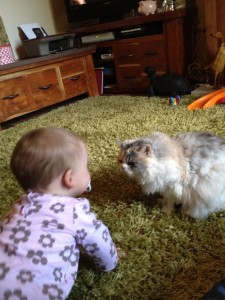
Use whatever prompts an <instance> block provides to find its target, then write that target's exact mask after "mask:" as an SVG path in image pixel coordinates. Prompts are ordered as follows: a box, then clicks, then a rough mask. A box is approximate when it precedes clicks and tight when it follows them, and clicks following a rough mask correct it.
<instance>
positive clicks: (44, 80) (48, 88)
mask: <svg viewBox="0 0 225 300" xmlns="http://www.w3.org/2000/svg"><path fill="white" fill-rule="evenodd" d="M27 78H28V82H29V87H30V90H31V93H32V96H33V102H34V104H35V107H44V106H46V105H48V104H49V103H55V102H58V101H61V100H62V99H63V96H62V93H61V90H60V87H59V83H58V79H57V75H56V71H55V69H53V68H52V69H48V70H43V71H39V72H35V73H31V74H28V75H27Z"/></svg>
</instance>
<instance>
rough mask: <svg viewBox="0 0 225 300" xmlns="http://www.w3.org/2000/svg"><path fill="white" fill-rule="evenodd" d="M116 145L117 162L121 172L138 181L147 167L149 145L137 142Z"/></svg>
mask: <svg viewBox="0 0 225 300" xmlns="http://www.w3.org/2000/svg"><path fill="white" fill-rule="evenodd" d="M118 145H119V147H120V150H119V154H118V159H117V161H118V164H119V165H120V168H121V170H122V171H123V172H124V173H125V174H126V175H128V176H129V177H133V178H135V179H138V177H139V176H140V175H141V174H144V173H145V170H146V169H147V167H148V165H149V158H150V156H151V146H150V144H148V143H146V142H144V141H140V140H139V141H124V142H118Z"/></svg>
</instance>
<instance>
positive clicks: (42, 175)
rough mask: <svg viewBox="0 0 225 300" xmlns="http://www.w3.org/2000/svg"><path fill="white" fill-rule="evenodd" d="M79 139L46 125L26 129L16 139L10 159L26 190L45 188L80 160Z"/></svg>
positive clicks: (81, 149) (74, 135)
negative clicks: (24, 132) (23, 133)
mask: <svg viewBox="0 0 225 300" xmlns="http://www.w3.org/2000/svg"><path fill="white" fill-rule="evenodd" d="M83 149H84V143H83V141H82V139H81V138H80V137H79V136H78V135H77V134H75V133H73V132H70V131H68V130H66V129H63V128H54V127H45V128H39V129H35V130H32V131H29V132H27V133H26V134H25V135H23V136H22V137H21V138H20V140H19V141H18V142H17V144H16V146H15V148H14V150H13V153H12V157H11V161H10V166H11V169H12V171H13V173H14V175H15V177H16V179H17V180H18V183H19V184H20V185H21V187H22V188H23V189H24V190H25V191H28V190H32V189H37V188H46V187H47V186H48V185H49V184H50V183H51V182H52V181H53V180H54V179H55V178H57V177H58V176H59V175H60V174H63V173H64V172H66V171H67V170H68V169H70V168H71V165H73V166H74V165H75V166H76V163H77V162H78V161H79V160H80V157H81V152H82V151H83Z"/></svg>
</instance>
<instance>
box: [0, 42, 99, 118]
mask: <svg viewBox="0 0 225 300" xmlns="http://www.w3.org/2000/svg"><path fill="white" fill-rule="evenodd" d="M94 52H95V46H93V45H92V46H88V47H83V48H80V49H72V50H66V51H63V52H60V53H57V54H50V55H47V56H41V57H37V58H30V59H24V60H20V61H17V62H15V63H12V64H7V65H3V66H0V123H2V122H4V121H7V120H10V119H13V118H15V117H18V116H21V115H24V114H26V113H29V112H32V111H35V110H38V109H41V108H44V107H47V106H50V105H53V104H55V103H58V102H62V101H64V100H67V99H70V98H73V97H75V96H78V95H81V94H84V93H87V94H88V95H89V96H96V95H98V94H99V93H98V86H97V81H96V76H95V70H94V65H93V58H92V54H93V53H94Z"/></svg>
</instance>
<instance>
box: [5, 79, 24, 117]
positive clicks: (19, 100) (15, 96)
mask: <svg viewBox="0 0 225 300" xmlns="http://www.w3.org/2000/svg"><path fill="white" fill-rule="evenodd" d="M26 87H27V81H26V78H25V77H22V76H21V77H15V78H12V79H8V80H4V81H0V121H3V120H7V119H8V118H10V116H14V115H15V116H16V115H19V114H20V113H21V112H24V111H26V110H29V97H28V95H27V92H26V91H27V89H26Z"/></svg>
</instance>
